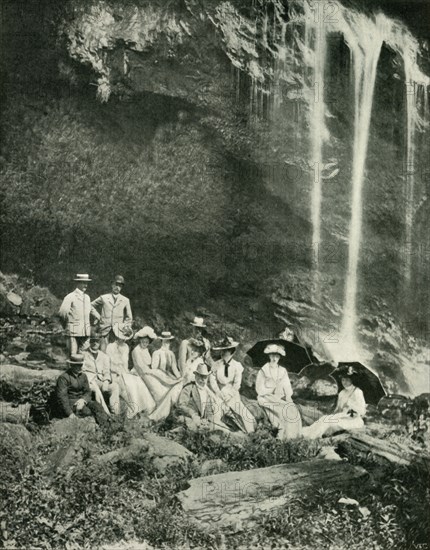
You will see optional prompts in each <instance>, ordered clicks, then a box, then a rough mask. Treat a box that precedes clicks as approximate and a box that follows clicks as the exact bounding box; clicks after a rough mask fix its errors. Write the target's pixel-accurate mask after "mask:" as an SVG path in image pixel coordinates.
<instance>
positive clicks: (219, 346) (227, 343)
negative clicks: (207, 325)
mask: <svg viewBox="0 0 430 550" xmlns="http://www.w3.org/2000/svg"><path fill="white" fill-rule="evenodd" d="M238 345H239V342H235V341H234V340H233V338H230V336H226V337H225V338H223V339H222V340H219V341H218V342H216V344H215V345H214V347H213V348H212V349H213V351H221V350H225V349H233V348H237V346H238Z"/></svg>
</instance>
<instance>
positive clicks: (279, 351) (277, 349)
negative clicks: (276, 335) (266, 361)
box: [264, 344, 285, 357]
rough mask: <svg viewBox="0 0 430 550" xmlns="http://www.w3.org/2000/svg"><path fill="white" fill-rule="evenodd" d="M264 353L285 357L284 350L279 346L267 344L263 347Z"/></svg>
mask: <svg viewBox="0 0 430 550" xmlns="http://www.w3.org/2000/svg"><path fill="white" fill-rule="evenodd" d="M264 353H267V354H269V353H277V354H278V355H282V356H283V357H285V349H284V348H283V346H281V345H280V344H269V345H268V346H266V347H265V349H264Z"/></svg>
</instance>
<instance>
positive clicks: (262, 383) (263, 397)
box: [255, 363, 302, 439]
mask: <svg viewBox="0 0 430 550" xmlns="http://www.w3.org/2000/svg"><path fill="white" fill-rule="evenodd" d="M255 389H256V391H257V395H258V403H259V405H260V406H261V407H263V408H264V410H265V411H266V413H267V416H268V418H269V420H270V422H271V424H272V426H274V427H275V428H279V432H278V438H279V439H293V438H295V437H299V436H300V434H301V430H302V419H301V416H300V413H299V410H298V408H297V407H296V405H295V404H294V402H293V400H292V395H293V389H292V387H291V383H290V379H289V377H288V373H287V371H286V369H284V367H280V366H279V365H271V364H270V363H266V364H265V365H264V366H263V367H262V368H261V369H260V371H259V372H258V374H257V379H256V381H255Z"/></svg>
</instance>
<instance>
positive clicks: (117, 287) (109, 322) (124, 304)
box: [91, 275, 133, 351]
mask: <svg viewBox="0 0 430 550" xmlns="http://www.w3.org/2000/svg"><path fill="white" fill-rule="evenodd" d="M123 286H124V277H123V276H122V275H117V276H116V277H115V278H114V280H113V281H112V292H110V293H109V294H102V295H101V296H99V297H98V298H97V299H96V300H94V301H93V302H92V304H91V305H92V306H93V307H94V308H98V307H100V308H101V315H99V314H98V313H97V315H98V317H99V320H100V334H101V336H102V339H101V343H100V349H101V350H102V351H106V347H107V345H108V343H109V341H110V340H111V339H112V331H113V327H114V326H115V325H117V326H118V325H123V324H124V323H125V324H127V325H130V326H131V322H132V321H133V315H132V313H131V307H130V300H129V299H128V298H126V297H125V296H123V295H122V294H121V291H122V288H123Z"/></svg>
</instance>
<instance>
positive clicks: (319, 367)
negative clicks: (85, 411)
mask: <svg viewBox="0 0 430 550" xmlns="http://www.w3.org/2000/svg"><path fill="white" fill-rule="evenodd" d="M334 370H335V367H334V366H333V365H332V363H319V364H316V363H312V364H310V365H307V366H306V367H304V368H303V369H302V370H301V371H300V372H299V377H300V378H302V377H303V376H306V378H308V379H309V380H310V381H311V382H315V380H318V379H320V378H328V377H329V376H330V375H331V374H332V372H333V371H334Z"/></svg>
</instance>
